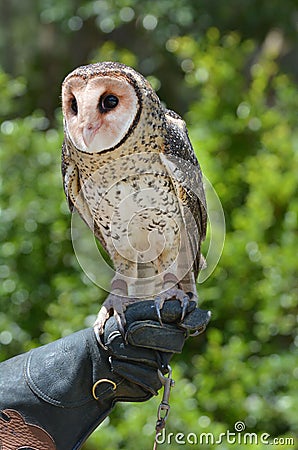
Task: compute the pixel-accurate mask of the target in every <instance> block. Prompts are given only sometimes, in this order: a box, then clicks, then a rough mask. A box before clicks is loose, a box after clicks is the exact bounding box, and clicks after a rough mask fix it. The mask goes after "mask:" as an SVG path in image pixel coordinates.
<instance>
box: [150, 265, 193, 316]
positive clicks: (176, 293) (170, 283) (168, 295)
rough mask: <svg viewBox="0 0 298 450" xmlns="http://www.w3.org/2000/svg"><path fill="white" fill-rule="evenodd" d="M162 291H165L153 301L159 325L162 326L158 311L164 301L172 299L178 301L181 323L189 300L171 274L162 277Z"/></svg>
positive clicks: (176, 279)
mask: <svg viewBox="0 0 298 450" xmlns="http://www.w3.org/2000/svg"><path fill="white" fill-rule="evenodd" d="M163 289H165V290H164V291H163V292H162V293H161V294H159V295H157V296H156V297H155V299H154V303H155V308H156V312H157V316H158V320H159V322H160V324H161V325H162V320H161V315H160V311H161V309H162V307H163V305H164V302H165V301H166V300H171V299H173V298H175V299H176V300H179V301H180V303H181V307H182V313H181V321H182V320H183V319H184V317H185V314H186V311H187V307H188V304H189V300H190V298H189V296H188V295H187V294H186V293H185V292H184V291H183V290H182V289H180V286H179V281H178V278H177V277H176V276H175V275H174V274H172V273H167V274H166V275H165V276H164V278H163Z"/></svg>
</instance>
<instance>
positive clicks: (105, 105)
mask: <svg viewBox="0 0 298 450" xmlns="http://www.w3.org/2000/svg"><path fill="white" fill-rule="evenodd" d="M118 103H119V99H118V97H116V95H112V94H109V95H106V96H104V97H102V98H101V99H100V104H99V109H100V110H101V111H102V112H107V111H110V110H111V109H114V108H116V106H117V105H118Z"/></svg>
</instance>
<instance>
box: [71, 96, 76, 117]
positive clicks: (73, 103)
mask: <svg viewBox="0 0 298 450" xmlns="http://www.w3.org/2000/svg"><path fill="white" fill-rule="evenodd" d="M70 107H71V110H72V112H73V113H74V114H75V115H77V114H78V104H77V100H76V98H75V97H73V98H72V100H71V103H70Z"/></svg>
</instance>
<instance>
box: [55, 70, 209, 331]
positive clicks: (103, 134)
mask: <svg viewBox="0 0 298 450" xmlns="http://www.w3.org/2000/svg"><path fill="white" fill-rule="evenodd" d="M62 110H63V119H64V142H63V147H62V174H63V182H64V190H65V194H66V197H67V200H68V203H69V206H70V209H71V211H73V210H76V211H78V213H79V215H80V216H81V218H82V219H83V220H84V221H85V222H86V224H87V225H88V226H89V227H90V229H91V230H92V231H93V233H94V235H95V236H96V237H97V238H98V239H99V241H100V242H101V244H102V246H103V247H104V249H105V250H106V251H107V252H108V254H109V256H110V258H111V260H112V262H113V265H114V270H115V276H114V278H113V280H112V282H111V290H110V294H109V295H108V297H107V299H106V300H105V301H104V303H103V305H102V307H101V309H100V311H99V314H98V316H97V320H96V323H95V330H96V331H97V333H98V334H99V335H100V334H102V332H103V329H104V324H105V322H106V320H107V319H108V317H110V316H111V315H112V314H114V315H115V317H116V319H117V321H118V323H119V327H120V330H121V331H122V332H124V326H125V316H124V311H125V309H126V307H127V306H128V305H129V304H130V303H132V302H136V301H140V300H146V299H154V300H155V306H156V310H157V314H158V317H159V319H160V320H161V315H160V311H161V309H162V307H163V304H164V301H166V300H168V299H171V298H176V299H178V300H179V301H180V302H181V308H182V311H181V320H182V319H183V317H184V314H185V311H186V308H187V305H188V302H189V300H190V298H192V299H193V300H197V291H196V278H197V276H198V272H199V270H200V268H201V266H202V262H201V261H202V257H201V250H200V246H201V242H202V240H204V238H205V235H206V222H207V214H206V200H205V194H204V188H203V183H202V174H201V170H200V166H199V163H198V161H197V159H196V156H195V154H194V151H193V148H192V146H191V143H190V140H189V138H188V133H187V129H186V125H185V122H184V121H183V120H182V119H181V117H180V116H179V115H178V114H176V113H175V112H173V111H171V110H168V109H166V108H165V107H164V106H163V105H162V104H161V102H160V100H159V98H158V96H157V95H156V93H155V92H154V90H153V89H152V87H151V85H150V84H149V83H148V81H147V80H146V79H145V78H144V77H143V76H142V75H141V74H139V73H138V72H136V71H135V70H134V69H132V68H130V67H127V66H125V65H123V64H120V63H117V62H102V63H96V64H90V65H87V66H82V67H78V68H77V69H75V70H74V71H73V72H71V73H70V74H69V75H68V76H67V77H66V78H65V79H64V81H63V84H62Z"/></svg>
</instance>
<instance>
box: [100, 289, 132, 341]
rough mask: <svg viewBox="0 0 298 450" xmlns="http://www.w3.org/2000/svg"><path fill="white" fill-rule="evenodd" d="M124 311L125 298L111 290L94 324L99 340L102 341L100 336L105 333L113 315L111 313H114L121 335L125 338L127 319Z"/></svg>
mask: <svg viewBox="0 0 298 450" xmlns="http://www.w3.org/2000/svg"><path fill="white" fill-rule="evenodd" d="M124 311H125V305H124V298H123V297H122V296H120V295H117V294H115V293H113V292H111V293H110V295H109V296H108V298H107V299H106V300H105V301H104V303H103V305H102V307H101V309H100V311H99V313H98V315H97V318H96V321H95V323H94V325H93V328H94V331H95V334H96V337H97V340H98V341H99V342H101V339H100V336H101V335H102V334H103V333H104V327H105V323H106V321H107V320H108V319H109V318H110V317H111V315H114V317H115V320H116V322H117V325H118V329H119V331H120V333H121V336H122V337H123V339H124V340H125V329H124V327H125V325H126V319H125V315H124Z"/></svg>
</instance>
